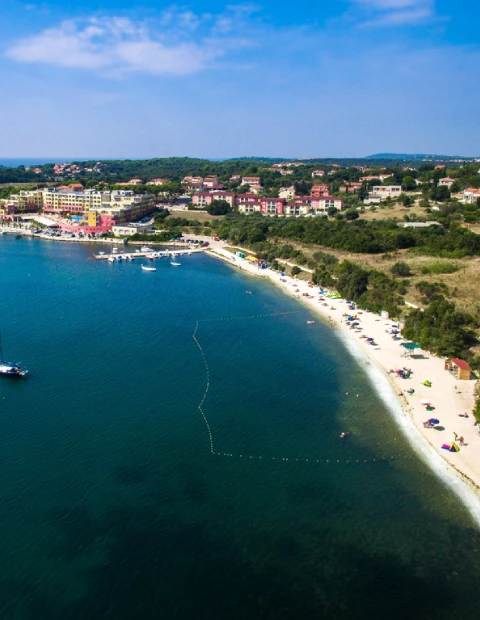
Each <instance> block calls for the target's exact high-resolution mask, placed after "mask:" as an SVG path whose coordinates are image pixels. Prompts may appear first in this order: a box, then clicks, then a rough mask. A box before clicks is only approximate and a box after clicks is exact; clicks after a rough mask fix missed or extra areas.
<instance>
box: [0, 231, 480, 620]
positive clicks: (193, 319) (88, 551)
mask: <svg viewBox="0 0 480 620" xmlns="http://www.w3.org/2000/svg"><path fill="white" fill-rule="evenodd" d="M96 249H98V248H97V247H88V246H83V245H75V244H67V243H55V242H48V241H40V240H35V239H26V238H22V239H19V240H16V239H14V238H13V237H10V236H2V237H0V291H1V297H0V329H1V332H2V337H3V347H4V355H5V357H7V358H10V359H12V358H13V360H14V361H17V360H22V361H23V362H24V364H25V365H26V366H28V368H29V369H30V374H29V377H28V379H27V380H26V381H23V380H19V381H15V380H13V381H12V380H8V379H3V380H1V381H0V468H1V469H0V471H1V479H0V480H1V482H0V531H1V533H2V535H1V537H0V559H1V566H2V571H1V573H0V617H1V618H2V620H3V619H14V620H39V619H48V620H50V619H52V620H57V619H59V620H60V619H62V620H64V619H83V618H85V619H87V618H88V619H90V618H91V619H96V618H113V619H117V618H119V619H124V618H125V619H127V618H128V619H130V618H146V619H150V618H151V619H154V618H155V619H156V618H166V619H169V618H178V619H181V620H183V619H190V618H195V619H201V620H203V619H205V620H206V619H209V620H211V619H217V618H219V619H223V618H231V619H235V620H237V619H244V618H245V619H247V618H248V619H257V618H258V619H268V620H273V619H275V620H276V619H282V620H283V619H284V620H290V619H302V620H310V619H312V620H313V619H319V618H332V619H338V618H342V619H343V618H348V619H350V618H404V617H411V618H462V619H463V618H476V617H478V592H479V586H480V577H479V568H480V561H479V560H480V533H479V531H478V529H477V528H476V527H475V526H474V524H473V521H472V518H471V516H470V514H469V513H467V511H466V510H465V509H464V508H463V507H462V505H461V503H460V502H459V500H458V498H457V497H456V496H454V495H453V494H452V492H451V491H450V490H449V489H448V488H446V487H445V486H444V484H443V483H442V482H441V481H440V480H438V479H437V478H436V477H435V476H434V475H433V474H432V473H431V472H430V470H429V469H428V467H427V466H426V465H425V464H424V463H423V462H422V461H420V460H419V459H418V458H417V457H416V456H415V454H414V453H413V451H412V450H411V448H410V447H409V446H408V445H407V443H406V441H405V439H404V438H403V437H402V435H401V434H400V433H399V431H398V430H397V427H396V425H395V423H394V421H393V419H392V417H391V416H390V414H389V413H388V412H387V410H386V408H385V405H384V404H383V403H382V402H381V401H380V400H379V398H378V397H377V396H376V394H375V392H374V391H373V388H372V387H371V385H370V384H369V382H368V380H367V378H366V376H365V373H364V369H363V368H362V367H360V366H359V365H358V364H357V363H356V362H355V361H354V360H353V359H352V358H351V356H350V355H349V354H348V353H347V351H346V350H345V349H344V347H343V345H342V344H341V343H340V341H339V340H338V339H337V337H336V335H335V332H334V331H332V330H331V329H329V328H328V327H327V326H324V325H322V324H321V323H319V322H316V323H315V325H311V326H307V324H306V321H307V320H308V319H309V318H310V317H309V314H308V311H307V310H306V309H304V308H303V307H302V306H300V305H299V304H298V303H296V302H295V301H294V300H293V299H290V298H288V297H286V296H285V295H283V294H282V293H280V292H279V291H278V290H277V289H276V288H275V287H274V286H273V285H268V284H266V283H265V282H263V281H259V280H257V279H253V278H248V277H247V276H245V275H244V274H241V273H238V272H236V271H234V270H233V269H232V268H230V267H229V266H228V265H225V264H223V263H221V262H219V261H216V260H214V259H212V258H210V257H208V256H198V255H197V256H195V255H192V256H189V257H188V256H185V257H182V259H181V262H182V266H181V267H178V268H175V267H172V266H171V265H170V264H169V262H168V261H166V260H164V261H158V262H157V264H156V265H157V272H155V273H145V272H142V271H141V269H140V261H138V260H137V261H135V262H134V263H129V264H113V265H112V264H110V263H107V262H106V261H105V262H104V261H93V260H92V259H91V258H90V257H91V254H92V253H93V251H95V250H96ZM246 290H250V291H252V292H253V294H252V295H247V294H246V293H245V291H246ZM217 319H222V320H217ZM225 319H228V320H225ZM197 321H198V322H199V323H198V329H197V331H196V333H195V335H196V338H197V339H198V343H199V345H200V347H201V351H202V352H203V355H202V353H201V351H200V348H199V347H198V346H197V344H196V342H195V340H194V339H193V338H192V335H193V334H194V331H195V328H196V325H197ZM205 362H206V364H205ZM207 368H208V375H207ZM207 381H208V392H207V397H206V400H205V401H204V403H203V412H204V414H205V419H204V418H203V417H202V415H201V413H200V411H199V410H198V404H199V403H200V401H201V400H202V398H203V396H204V394H205V390H206V387H207ZM346 392H348V393H349V395H348V396H347V395H346ZM356 394H358V395H359V396H358V398H357V397H356ZM207 424H208V428H207ZM208 429H210V432H211V438H212V442H213V452H214V454H212V453H211V451H210V436H209V432H208ZM347 429H349V430H352V431H353V434H352V435H351V436H350V437H348V439H347V440H340V439H339V434H340V432H341V431H342V430H347ZM224 455H225V456H224ZM229 455H232V456H229ZM392 458H394V460H392ZM287 459H288V460H287ZM297 459H298V460H297ZM317 461H318V462H317ZM327 461H328V462H327ZM357 461H359V462H357Z"/></svg>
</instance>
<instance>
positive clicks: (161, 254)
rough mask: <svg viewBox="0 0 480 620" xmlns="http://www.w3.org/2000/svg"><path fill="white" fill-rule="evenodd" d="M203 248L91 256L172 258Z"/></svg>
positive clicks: (197, 251) (104, 258) (123, 258)
mask: <svg viewBox="0 0 480 620" xmlns="http://www.w3.org/2000/svg"><path fill="white" fill-rule="evenodd" d="M203 251H204V248H192V249H184V250H153V249H151V250H150V249H149V250H148V251H145V250H143V251H142V250H137V251H134V252H124V251H120V250H119V251H118V252H113V251H112V252H108V253H107V252H105V253H98V254H94V255H93V258H94V259H95V260H102V259H103V260H108V259H109V258H110V256H114V257H116V258H118V257H121V260H132V259H135V258H174V257H176V256H187V255H189V254H198V253H199V252H203Z"/></svg>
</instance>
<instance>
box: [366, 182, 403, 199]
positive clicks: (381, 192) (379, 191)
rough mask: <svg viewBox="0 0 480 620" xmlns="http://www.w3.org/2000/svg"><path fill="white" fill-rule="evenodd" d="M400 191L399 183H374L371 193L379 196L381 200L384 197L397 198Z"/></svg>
mask: <svg viewBox="0 0 480 620" xmlns="http://www.w3.org/2000/svg"><path fill="white" fill-rule="evenodd" d="M401 193H402V187H401V185H376V186H375V188H374V189H373V191H372V194H371V195H374V196H380V198H381V199H382V200H385V198H389V197H390V198H397V197H398V196H400V194H401Z"/></svg>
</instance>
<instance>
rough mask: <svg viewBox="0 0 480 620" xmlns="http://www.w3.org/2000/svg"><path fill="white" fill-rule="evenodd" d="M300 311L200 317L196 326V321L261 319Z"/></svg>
mask: <svg viewBox="0 0 480 620" xmlns="http://www.w3.org/2000/svg"><path fill="white" fill-rule="evenodd" d="M299 312H300V310H294V311H292V312H273V313H271V314H252V315H250V316H227V317H218V318H216V319H200V321H197V326H198V323H200V322H202V323H206V322H207V321H208V322H213V321H240V320H242V319H263V318H268V317H273V316H285V315H287V314H298V313H299Z"/></svg>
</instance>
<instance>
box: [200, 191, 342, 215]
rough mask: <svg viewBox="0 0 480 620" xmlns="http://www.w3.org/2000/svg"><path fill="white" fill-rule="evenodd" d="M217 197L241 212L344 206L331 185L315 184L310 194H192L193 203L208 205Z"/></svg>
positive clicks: (294, 212)
mask: <svg viewBox="0 0 480 620" xmlns="http://www.w3.org/2000/svg"><path fill="white" fill-rule="evenodd" d="M287 189H293V188H287ZM289 198H290V199H289ZM214 200H225V201H226V202H227V203H228V204H229V206H230V207H231V208H233V207H237V208H238V211H239V212H240V213H261V214H262V215H294V216H299V215H309V214H313V215H316V214H319V215H320V214H326V213H328V210H329V209H330V208H332V207H333V208H335V209H337V210H338V211H341V210H342V209H343V200H342V199H341V198H339V197H338V196H330V195H329V192H328V185H314V186H313V187H312V191H311V194H310V196H296V197H295V196H294V195H292V196H280V197H278V198H274V197H268V196H266V197H258V196H257V195H256V194H254V193H245V194H235V193H234V192H228V191H225V190H213V191H209V192H208V191H201V192H195V193H194V194H193V196H192V204H193V205H195V206H196V207H200V208H202V207H203V208H205V207H207V206H208V205H210V204H212V202H213V201H214Z"/></svg>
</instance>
